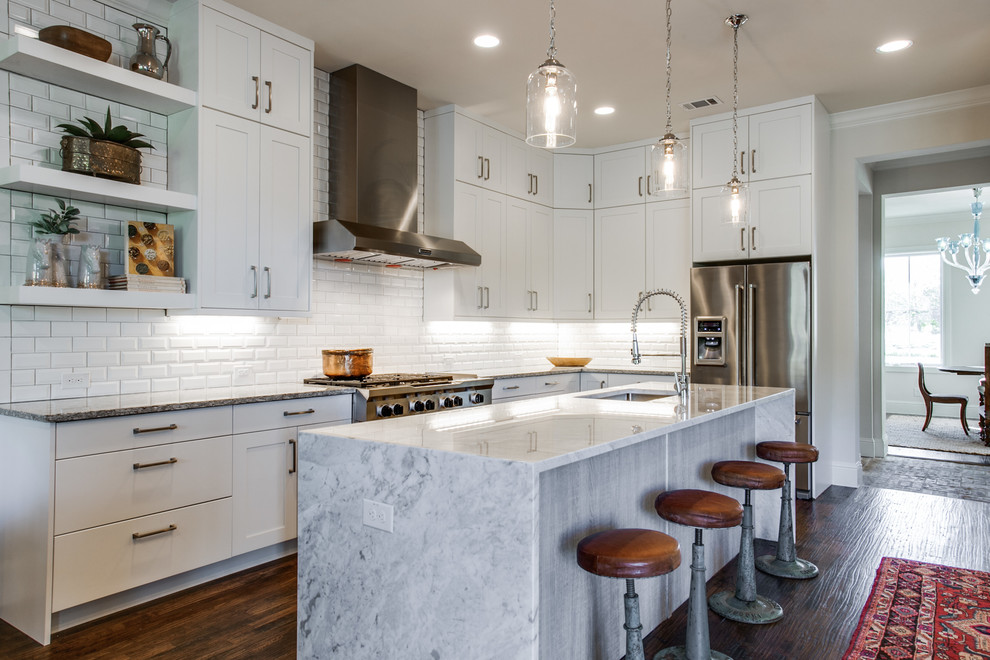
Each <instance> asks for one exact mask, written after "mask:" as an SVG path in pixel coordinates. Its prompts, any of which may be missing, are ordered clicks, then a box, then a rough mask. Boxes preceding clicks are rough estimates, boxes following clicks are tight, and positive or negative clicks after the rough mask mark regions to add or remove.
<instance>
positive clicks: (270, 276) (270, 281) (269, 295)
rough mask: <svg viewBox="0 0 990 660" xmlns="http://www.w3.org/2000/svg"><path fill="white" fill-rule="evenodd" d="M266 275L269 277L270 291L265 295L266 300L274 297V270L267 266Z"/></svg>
mask: <svg viewBox="0 0 990 660" xmlns="http://www.w3.org/2000/svg"><path fill="white" fill-rule="evenodd" d="M265 274H266V275H268V289H267V292H266V293H265V298H271V297H272V269H271V268H269V267H268V266H265Z"/></svg>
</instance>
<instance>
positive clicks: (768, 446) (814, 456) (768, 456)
mask: <svg viewBox="0 0 990 660" xmlns="http://www.w3.org/2000/svg"><path fill="white" fill-rule="evenodd" d="M756 455H757V456H759V457H760V458H762V459H763V460H765V461H775V462H777V463H814V462H815V461H817V460H818V447H813V446H811V445H803V444H800V443H797V442H786V441H783V440H767V441H766V442H761V443H759V444H757V445H756Z"/></svg>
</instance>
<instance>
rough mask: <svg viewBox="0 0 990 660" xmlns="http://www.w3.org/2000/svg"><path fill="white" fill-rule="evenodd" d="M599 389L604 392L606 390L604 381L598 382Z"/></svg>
mask: <svg viewBox="0 0 990 660" xmlns="http://www.w3.org/2000/svg"><path fill="white" fill-rule="evenodd" d="M598 389H600V390H604V389H605V381H604V380H602V381H599V382H598Z"/></svg>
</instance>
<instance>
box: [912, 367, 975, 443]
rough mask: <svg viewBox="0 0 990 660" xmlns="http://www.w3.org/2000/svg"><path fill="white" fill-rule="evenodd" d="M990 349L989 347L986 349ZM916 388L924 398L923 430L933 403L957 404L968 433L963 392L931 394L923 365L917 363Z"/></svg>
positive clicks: (965, 400) (930, 415) (925, 427)
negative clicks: (926, 384) (926, 383)
mask: <svg viewBox="0 0 990 660" xmlns="http://www.w3.org/2000/svg"><path fill="white" fill-rule="evenodd" d="M988 350H990V349H988ZM918 389H920V390H921V398H922V399H924V400H925V425H924V426H922V427H921V430H922V431H924V430H925V429H927V428H928V425H929V424H930V423H931V421H932V408H933V404H935V403H953V404H956V403H958V404H959V420H960V421H961V422H962V427H963V432H964V433H965V434H966V435H969V424H967V423H966V404H968V403H969V397H968V396H966V395H964V394H932V393H931V392H930V391H929V390H928V387H926V386H925V367H924V366H923V365H922V364H921V363H920V362H919V363H918Z"/></svg>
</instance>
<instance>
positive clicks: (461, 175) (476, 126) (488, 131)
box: [454, 114, 509, 193]
mask: <svg viewBox="0 0 990 660" xmlns="http://www.w3.org/2000/svg"><path fill="white" fill-rule="evenodd" d="M508 137H509V136H508V135H506V134H505V133H501V132H499V131H496V130H495V129H493V128H489V127H488V126H485V125H484V124H482V123H479V122H476V121H474V120H473V119H470V118H468V117H465V116H464V115H461V114H455V115H454V178H456V179H457V180H458V181H463V182H465V183H473V184H475V185H477V186H483V187H485V188H487V189H489V190H494V191H496V192H503V193H504V192H505V169H506V153H507V149H508Z"/></svg>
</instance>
